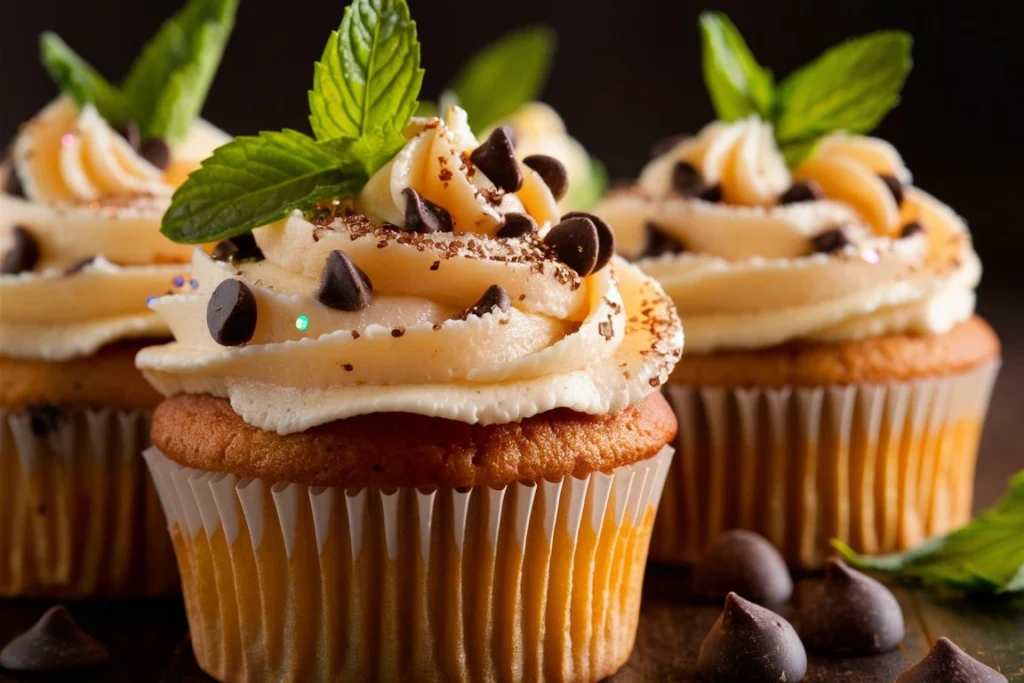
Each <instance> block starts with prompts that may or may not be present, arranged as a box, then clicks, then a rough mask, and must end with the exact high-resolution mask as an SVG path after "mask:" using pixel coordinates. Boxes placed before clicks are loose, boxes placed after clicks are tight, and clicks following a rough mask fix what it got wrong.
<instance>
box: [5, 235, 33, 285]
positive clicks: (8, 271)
mask: <svg viewBox="0 0 1024 683" xmlns="http://www.w3.org/2000/svg"><path fill="white" fill-rule="evenodd" d="M11 239H12V241H13V242H14V243H13V244H12V245H11V248H10V249H8V250H7V251H6V253H4V256H3V259H2V260H0V273H2V274H4V275H17V274H18V273H24V272H27V271H30V270H32V269H33V268H35V267H36V264H37V263H39V245H38V244H37V243H36V238H35V237H33V236H32V233H30V232H29V231H28V230H27V229H26V228H25V227H24V226H21V225H15V226H14V228H13V229H12V230H11Z"/></svg>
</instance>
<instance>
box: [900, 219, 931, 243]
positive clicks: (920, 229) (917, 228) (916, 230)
mask: <svg viewBox="0 0 1024 683" xmlns="http://www.w3.org/2000/svg"><path fill="white" fill-rule="evenodd" d="M924 232H925V229H924V226H923V225H921V223H920V222H918V221H910V222H909V223H907V224H906V225H904V226H903V228H902V229H901V230H900V238H901V239H906V238H908V237H913V236H914V235H921V234H924Z"/></svg>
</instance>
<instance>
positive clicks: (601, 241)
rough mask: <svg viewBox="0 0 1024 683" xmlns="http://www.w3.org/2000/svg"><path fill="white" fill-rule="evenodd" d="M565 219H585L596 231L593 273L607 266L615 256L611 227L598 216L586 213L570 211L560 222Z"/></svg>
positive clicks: (613, 236)
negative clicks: (596, 246)
mask: <svg viewBox="0 0 1024 683" xmlns="http://www.w3.org/2000/svg"><path fill="white" fill-rule="evenodd" d="M567 218H586V219H587V220H589V221H590V222H591V223H593V224H594V227H595V228H596V229H597V244H598V248H597V263H595V264H594V272H597V271H599V270H601V269H602V268H604V267H605V266H606V265H608V262H609V261H611V260H612V256H614V255H615V233H614V232H613V231H612V229H611V226H609V225H608V224H607V223H605V222H604V220H602V219H601V218H600V217H599V216H595V215H594V214H592V213H587V212H586V211H570V212H569V213H567V214H565V215H564V216H562V220H563V221H564V220H566V219H567Z"/></svg>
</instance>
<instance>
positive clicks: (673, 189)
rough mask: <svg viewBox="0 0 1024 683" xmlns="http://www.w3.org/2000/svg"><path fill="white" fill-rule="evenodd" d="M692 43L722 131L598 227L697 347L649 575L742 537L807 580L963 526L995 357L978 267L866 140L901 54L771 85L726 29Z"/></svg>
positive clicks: (605, 213) (866, 49)
mask: <svg viewBox="0 0 1024 683" xmlns="http://www.w3.org/2000/svg"><path fill="white" fill-rule="evenodd" d="M702 30H703V34H704V68H705V76H706V80H707V83H708V87H709V90H710V92H711V95H712V100H713V101H714V103H715V107H716V109H717V110H718V112H719V116H720V117H721V119H722V120H721V121H719V122H716V123H713V124H711V125H709V126H708V127H706V128H705V129H704V130H702V131H701V132H700V133H699V134H698V135H697V136H696V137H694V138H688V139H682V140H676V141H670V142H669V144H667V145H666V146H665V147H664V148H663V153H662V154H661V155H660V156H659V157H657V158H656V159H655V160H654V161H652V162H651V163H650V164H649V165H648V166H647V167H646V168H645V169H644V171H643V173H642V174H641V177H640V179H639V181H638V182H637V183H636V185H635V186H633V187H629V188H623V189H620V190H617V191H615V192H613V193H612V194H610V195H609V196H608V197H607V198H606V199H605V200H604V201H603V202H602V204H600V205H599V206H598V207H597V209H596V211H597V212H598V213H599V215H601V216H602V217H603V218H605V219H606V220H608V221H609V222H610V223H611V224H613V225H614V226H615V227H616V230H617V233H618V239H619V246H620V249H621V251H622V252H623V253H624V254H626V255H628V256H630V257H632V258H635V259H637V260H638V265H639V266H640V267H641V268H642V269H643V270H644V271H645V272H647V273H648V274H651V275H653V276H654V277H656V278H657V279H658V280H659V281H660V282H661V283H662V284H663V285H664V286H665V288H666V291H667V292H668V293H669V295H670V296H671V297H672V298H673V300H674V301H675V303H676V305H677V307H678V309H679V311H680V315H681V317H682V318H683V321H684V322H685V324H686V327H687V333H688V350H689V353H688V355H687V358H686V359H684V361H683V362H682V363H681V364H680V365H679V366H678V367H677V368H676V371H675V373H674V375H673V378H672V381H671V382H670V384H669V386H668V387H667V389H666V391H667V394H668V396H669V397H670V399H671V400H672V402H673V405H674V406H675V408H676V412H677V415H678V416H679V418H680V437H679V441H678V446H679V450H680V457H678V458H677V460H676V464H675V466H674V468H675V469H674V471H673V473H672V474H670V477H669V482H670V485H669V486H668V488H667V491H666V494H665V500H664V507H663V510H662V515H661V516H659V524H658V529H657V530H656V532H655V541H654V542H653V546H652V556H654V557H657V558H659V559H664V560H672V561H692V560H694V559H696V558H697V557H699V555H700V553H701V551H702V549H703V547H704V546H705V545H706V544H707V543H708V542H709V541H710V540H711V539H713V538H714V537H715V536H716V535H717V534H719V533H720V532H722V531H725V530H727V529H729V528H732V527H744V528H750V529H754V530H756V531H759V532H760V533H762V534H764V535H765V536H767V537H768V538H769V539H770V540H772V542H773V543H775V544H776V545H777V546H779V547H780V548H781V549H782V550H783V552H784V554H785V555H786V558H787V560H788V561H789V562H790V563H791V564H793V565H798V566H805V567H813V566H819V565H820V564H821V563H822V562H823V560H824V559H825V557H826V555H827V553H828V540H829V539H830V538H832V537H838V538H841V539H843V540H846V541H848V542H850V543H851V544H852V545H854V546H855V547H857V548H858V549H860V550H863V551H866V552H879V551H887V550H895V549H897V548H905V547H908V546H910V545H913V544H915V543H917V542H918V541H920V540H921V539H922V538H924V537H926V536H930V535H933V534H936V533H940V532H942V531H945V530H948V529H949V528H951V527H952V526H955V525H958V524H960V523H962V522H964V521H966V520H967V518H968V516H969V513H970V509H971V490H972V483H973V472H974V462H975V456H976V450H977V443H978V437H979V435H980V430H981V423H982V421H983V418H984V415H985V411H986V408H987V403H988V397H989V394H990V390H991V386H992V382H993V379H994V377H995V373H996V369H997V366H998V358H999V342H998V340H997V339H996V337H995V335H994V333H993V332H992V330H991V329H990V328H989V327H988V326H987V325H986V324H985V323H984V322H983V321H982V320H981V319H980V318H977V317H976V316H973V310H974V288H975V286H976V284H977V282H978V279H979V277H980V273H981V267H980V263H979V261H978V258H977V255H976V254H975V253H974V250H973V248H972V246H971V238H970V234H969V232H968V230H967V227H966V225H965V224H964V222H963V220H962V219H961V218H959V217H958V216H957V215H956V214H955V213H954V212H953V211H952V210H951V209H949V207H947V206H945V205H944V204H942V203H941V202H939V201H937V200H936V199H934V198H933V197H931V196H929V195H928V194H926V193H925V192H923V191H922V190H920V189H918V188H916V187H914V186H913V184H912V179H911V175H910V172H909V171H908V169H907V168H906V166H905V165H904V164H903V162H902V160H901V158H900V156H899V154H898V153H897V152H896V150H895V149H894V148H893V147H892V146H891V145H889V144H888V143H886V142H884V141H882V140H879V139H876V138H871V137H865V136H864V135H863V134H864V133H867V132H869V131H870V130H871V129H872V128H873V127H874V126H875V125H876V124H877V123H878V122H879V121H880V120H881V119H882V118H883V117H884V115H885V114H886V112H888V111H889V109H890V108H891V107H892V106H894V105H895V103H896V102H897V101H898V93H899V91H900V89H901V87H902V85H903V82H904V79H905V77H906V75H907V73H908V72H909V69H910V56H909V55H910V38H909V36H907V35H905V34H902V33H899V32H888V31H887V32H879V33H876V34H871V35H868V36H864V37H862V38H858V39H854V40H850V41H847V42H846V43H843V44H842V45H839V46H837V47H835V48H833V49H831V50H829V51H828V52H826V53H825V54H824V55H822V57H820V58H819V59H818V60H816V61H814V62H812V63H811V64H809V65H807V66H805V67H803V68H801V69H798V70H797V71H796V72H795V73H794V74H792V75H791V76H790V77H789V78H787V79H786V80H785V81H783V82H782V83H781V84H780V85H779V86H778V87H776V86H775V85H774V83H773V81H772V77H771V75H770V73H769V72H767V71H765V70H764V69H762V68H761V67H760V66H759V65H757V63H756V61H754V58H753V57H752V56H751V55H750V53H749V51H748V50H747V48H746V46H745V44H744V43H743V40H742V38H741V37H740V36H739V34H738V33H737V32H736V29H735V27H733V26H732V24H731V23H729V22H728V20H727V19H725V18H724V17H722V16H721V15H705V16H704V17H703V18H702Z"/></svg>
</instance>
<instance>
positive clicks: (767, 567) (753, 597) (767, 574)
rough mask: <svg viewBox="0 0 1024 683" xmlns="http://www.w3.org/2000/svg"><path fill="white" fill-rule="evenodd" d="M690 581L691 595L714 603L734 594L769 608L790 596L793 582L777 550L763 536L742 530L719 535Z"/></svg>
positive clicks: (695, 568) (706, 551) (695, 569)
mask: <svg viewBox="0 0 1024 683" xmlns="http://www.w3.org/2000/svg"><path fill="white" fill-rule="evenodd" d="M690 582H691V583H690V591H691V592H692V593H693V594H694V595H696V596H697V597H700V598H705V599H707V600H713V601H716V602H717V601H719V600H722V599H724V598H725V596H726V595H728V594H729V593H737V594H739V595H741V596H743V597H744V598H746V599H747V600H750V601H751V602H756V603H758V604H759V605H772V604H778V603H783V602H786V601H787V600H789V598H790V596H791V595H792V594H793V579H792V578H791V577H790V576H789V569H788V568H787V567H786V561H785V560H783V559H782V555H781V554H780V553H779V551H778V550H777V549H776V548H775V546H773V545H772V544H771V543H769V542H768V540H767V539H766V538H764V537H763V536H760V535H759V534H756V533H754V532H753V531H746V530H743V529H734V530H732V531H727V532H725V533H724V534H721V535H719V536H718V538H716V539H715V540H714V541H713V542H712V543H711V545H710V546H708V548H707V550H705V551H704V558H703V560H702V561H701V563H700V564H698V565H697V566H696V567H694V569H693V573H692V574H691V578H690Z"/></svg>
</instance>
